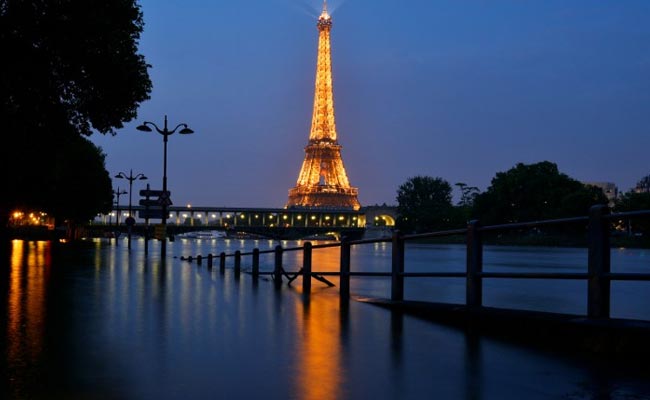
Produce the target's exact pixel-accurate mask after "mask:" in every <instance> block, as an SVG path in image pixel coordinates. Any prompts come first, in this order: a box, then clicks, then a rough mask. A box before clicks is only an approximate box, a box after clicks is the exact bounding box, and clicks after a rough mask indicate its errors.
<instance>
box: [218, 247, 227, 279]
mask: <svg viewBox="0 0 650 400" xmlns="http://www.w3.org/2000/svg"><path fill="white" fill-rule="evenodd" d="M225 272H226V253H224V252H223V251H222V252H221V254H219V273H220V274H222V275H223V274H224V273H225Z"/></svg>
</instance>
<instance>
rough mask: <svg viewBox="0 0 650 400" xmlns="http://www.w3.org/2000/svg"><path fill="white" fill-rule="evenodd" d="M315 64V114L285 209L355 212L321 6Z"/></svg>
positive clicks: (326, 23)
mask: <svg viewBox="0 0 650 400" xmlns="http://www.w3.org/2000/svg"><path fill="white" fill-rule="evenodd" d="M317 27H318V62H317V66H316V85H315V94H314V112H313V116H312V122H311V132H310V134H309V143H308V144H307V147H305V159H304V161H303V163H302V168H301V169H300V174H299V175H298V182H297V183H296V186H295V187H294V188H292V189H289V201H288V202H287V207H309V208H311V207H315V208H349V209H354V210H358V209H359V208H360V207H361V205H360V204H359V200H358V199H357V196H358V189H357V188H356V187H352V186H350V182H349V181H348V176H347V174H346V172H345V167H344V166H343V159H342V158H341V145H340V144H339V143H338V141H337V139H336V123H335V121H334V95H333V92H332V59H331V54H330V31H331V29H332V17H331V16H330V15H329V13H328V12H327V3H326V2H324V3H323V12H322V13H321V15H320V17H319V18H318V23H317Z"/></svg>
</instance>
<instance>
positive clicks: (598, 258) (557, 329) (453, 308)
mask: <svg viewBox="0 0 650 400" xmlns="http://www.w3.org/2000/svg"><path fill="white" fill-rule="evenodd" d="M648 217H650V210H643V211H635V212H627V213H616V214H610V213H609V209H608V208H607V207H606V206H600V205H598V206H594V207H592V208H591V209H590V212H589V216H586V217H575V218H563V219H553V220H545V221H534V222H524V223H511V224H502V225H491V226H481V225H480V223H479V221H471V222H470V223H469V224H468V226H467V227H466V228H462V229H454V230H446V231H438V232H430V233H423V234H413V235H402V234H401V233H399V232H395V234H394V235H393V237H392V238H390V239H388V238H382V239H367V240H354V241H350V240H345V239H344V240H342V241H341V242H339V243H328V244H315V245H313V244H312V243H310V242H306V243H305V244H304V245H303V246H300V247H291V248H283V247H282V246H280V245H278V246H276V247H275V249H273V250H263V251H260V250H259V249H254V250H253V251H252V252H240V251H237V252H235V253H234V254H225V253H221V254H220V255H219V256H218V258H219V269H220V272H221V273H223V272H224V270H225V267H226V259H227V258H233V259H234V266H233V268H234V272H235V276H237V277H238V276H239V274H240V273H241V260H242V257H251V269H250V272H251V275H252V277H253V280H254V281H256V280H257V279H258V278H259V276H260V275H271V277H272V279H273V282H274V284H275V286H276V287H277V288H280V287H281V286H282V283H283V277H284V278H286V279H287V281H288V282H289V283H291V282H292V281H293V280H294V279H296V278H297V277H299V276H300V277H302V285H303V287H302V289H303V293H304V294H305V295H309V293H310V290H311V283H312V278H314V279H317V280H319V281H322V282H324V283H326V284H329V285H331V282H329V281H328V280H327V277H328V276H337V277H338V278H339V294H340V298H341V301H343V302H345V301H349V299H350V278H351V277H360V278H363V277H387V278H390V280H391V296H390V299H364V301H367V302H371V303H373V304H377V305H381V306H383V307H389V308H391V309H397V310H402V311H405V312H411V313H415V314H418V315H420V316H424V317H426V318H431V319H436V320H442V321H444V322H448V323H451V324H454V325H461V326H465V327H466V326H474V327H476V328H482V329H487V330H497V331H502V332H505V333H511V332H513V329H514V331H515V332H518V331H521V330H522V328H526V327H527V329H524V331H525V333H528V334H533V333H534V334H535V335H534V336H535V337H538V336H540V335H542V336H543V335H546V334H548V335H551V336H557V335H558V334H559V335H565V336H566V337H573V338H574V339H575V340H576V341H579V342H588V343H587V344H588V350H598V351H601V350H602V351H605V352H611V351H614V352H618V353H629V352H634V353H639V352H641V353H642V354H649V355H650V341H648V340H647V338H648V337H650V321H636V320H626V319H613V318H611V316H610V306H611V283H612V282H613V281H634V282H642V281H650V273H613V272H611V251H610V225H611V222H612V221H614V220H615V221H618V220H628V219H635V218H648ZM577 223H582V224H584V223H586V224H587V240H588V246H587V247H588V261H587V264H588V265H587V272H585V273H580V272H578V273H576V272H571V273H567V272H487V271H483V236H484V235H485V234H488V233H495V232H506V231H512V230H521V229H533V228H540V227H547V226H553V225H556V226H561V225H567V224H577ZM453 235H464V236H465V246H466V268H465V271H464V272H441V271H430V272H406V271H405V262H404V259H405V257H404V256H405V250H406V248H405V243H406V242H409V241H417V240H423V239H430V238H437V237H445V236H453ZM387 242H390V243H391V247H392V250H391V252H392V257H391V270H390V271H386V272H355V271H353V269H352V268H353V266H352V265H351V263H350V250H351V247H352V246H362V245H367V244H374V243H387ZM327 247H339V248H340V263H339V266H340V268H339V271H338V272H332V271H313V270H312V251H313V250H314V249H319V248H327ZM295 251H302V252H303V258H302V259H303V263H302V267H301V268H300V269H299V270H298V271H286V270H285V269H284V265H283V254H284V253H285V252H295ZM261 254H273V255H274V268H273V271H269V272H261V271H260V269H259V265H260V263H259V259H260V255H261ZM214 258H215V256H214V255H212V254H208V255H207V256H203V255H198V256H196V257H188V258H184V259H187V260H190V261H192V260H194V259H196V261H197V262H198V263H199V264H201V263H202V261H203V260H204V259H207V263H208V268H212V265H213V262H214ZM414 278H440V279H444V278H463V279H464V280H465V303H464V304H441V303H425V302H416V301H405V300H404V280H405V279H414ZM484 279H514V280H522V279H544V280H583V281H586V282H587V313H586V315H584V316H576V315H566V314H557V313H546V312H532V311H522V310H513V309H505V308H498V309H496V308H489V307H484V306H483V281H484ZM649 306H650V305H649ZM495 324H496V325H498V326H495ZM522 324H523V325H525V326H519V325H522ZM518 326H519V327H518ZM517 327H518V328H517ZM583 339H584V340H583ZM567 342H569V343H570V342H571V341H567ZM574 344H575V343H574ZM578 344H580V343H578Z"/></svg>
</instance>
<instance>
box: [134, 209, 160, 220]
mask: <svg viewBox="0 0 650 400" xmlns="http://www.w3.org/2000/svg"><path fill="white" fill-rule="evenodd" d="M162 217H163V212H162V208H150V209H148V210H140V211H138V218H142V219H147V218H149V219H162Z"/></svg>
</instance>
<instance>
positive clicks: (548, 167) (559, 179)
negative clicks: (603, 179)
mask: <svg viewBox="0 0 650 400" xmlns="http://www.w3.org/2000/svg"><path fill="white" fill-rule="evenodd" d="M594 204H607V198H606V197H605V195H604V193H603V192H602V190H600V189H598V188H595V187H593V186H587V185H584V184H582V183H581V182H579V181H577V180H575V179H572V178H570V177H569V176H567V175H565V174H563V173H560V172H559V170H558V168H557V165H555V164H554V163H551V162H549V161H543V162H539V163H536V164H529V165H526V164H523V163H519V164H517V165H515V166H514V167H513V168H511V169H509V170H508V171H506V172H499V173H497V174H496V176H495V177H494V178H493V179H492V182H491V185H490V187H488V189H487V190H486V191H485V192H484V193H482V194H480V195H478V196H477V198H476V202H475V207H474V214H475V215H476V216H477V217H478V218H479V219H480V220H481V221H482V222H483V223H484V224H499V223H508V222H524V221H535V220H543V219H552V218H561V217H571V216H577V215H586V214H587V213H588V211H589V208H590V207H591V206H592V205H594Z"/></svg>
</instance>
